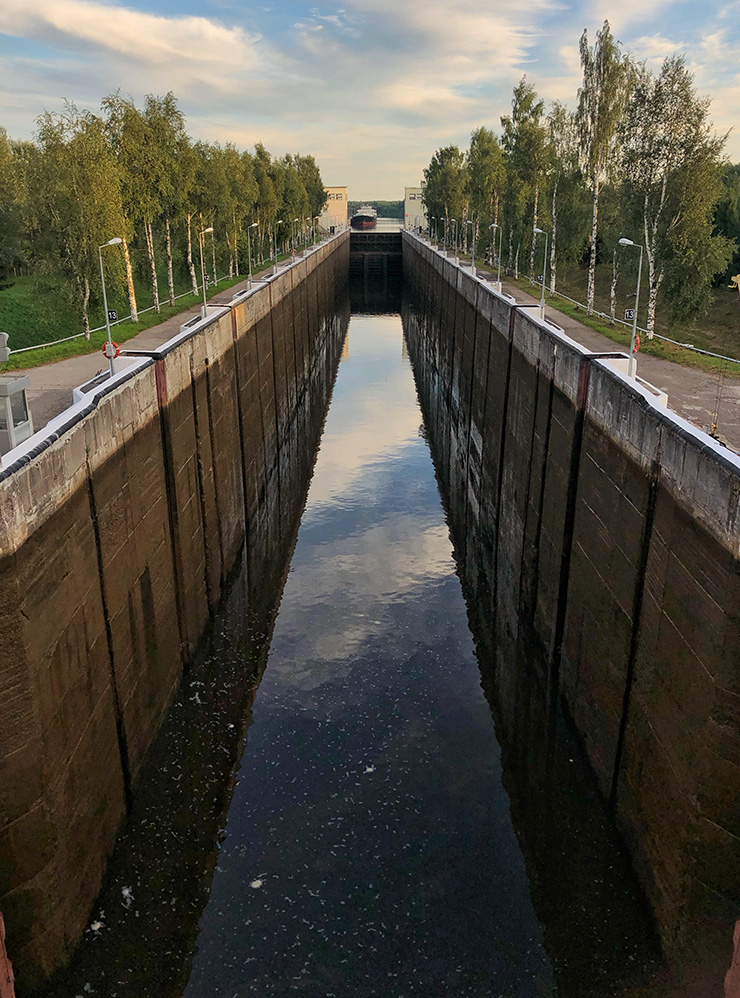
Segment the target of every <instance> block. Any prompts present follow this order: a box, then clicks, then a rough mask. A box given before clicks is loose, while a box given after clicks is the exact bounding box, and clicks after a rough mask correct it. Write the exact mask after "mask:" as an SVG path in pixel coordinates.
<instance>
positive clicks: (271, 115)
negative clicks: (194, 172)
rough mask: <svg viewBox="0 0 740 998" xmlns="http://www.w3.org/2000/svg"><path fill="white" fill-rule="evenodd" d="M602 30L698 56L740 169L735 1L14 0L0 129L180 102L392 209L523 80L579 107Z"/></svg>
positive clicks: (220, 128) (220, 129)
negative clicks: (65, 109) (44, 118)
mask: <svg viewBox="0 0 740 998" xmlns="http://www.w3.org/2000/svg"><path fill="white" fill-rule="evenodd" d="M604 18H608V19H609V22H610V24H611V26H612V31H613V33H614V35H615V37H616V38H618V39H619V40H620V41H621V42H622V44H623V46H624V48H625V49H626V50H628V51H630V52H631V53H632V54H633V56H634V57H635V58H637V59H639V60H645V61H646V63H647V64H648V65H649V66H650V67H651V68H653V69H656V70H657V69H658V68H659V67H660V64H661V62H662V60H663V59H664V58H665V57H666V56H668V55H673V54H674V53H681V54H684V55H685V56H686V59H687V63H688V65H689V67H690V68H691V70H692V71H693V72H694V74H695V79H696V84H697V87H698V89H699V91H700V92H701V93H707V94H710V95H711V96H712V118H713V121H714V123H715V126H716V128H717V130H718V131H721V132H726V131H728V130H730V129H732V131H731V133H730V137H729V139H728V142H727V146H726V152H727V154H728V156H729V157H730V158H731V159H732V160H733V161H735V162H737V161H740V129H739V128H737V127H736V126H737V125H739V124H740V0H734V2H730V3H722V2H721V0H720V2H719V3H717V4H712V3H711V2H710V3H706V2H694V0H620V2H619V3H610V2H608V0H585V2H583V3H567V2H563V0H492V2H487V3H480V2H477V0H343V2H342V3H341V4H336V5H335V4H332V3H329V2H327V3H326V4H324V5H322V6H310V5H309V4H300V3H292V2H270V0H262V2H257V3H254V4H251V3H243V2H236V0H197V2H196V0H152V2H149V3H142V2H140V0H132V2H129V3H128V4H123V3H119V2H116V0H107V2H101V0H2V3H1V4H0V125H2V126H4V127H5V128H6V130H7V132H8V134H9V135H11V136H12V137H13V138H31V137H32V136H33V133H34V129H35V122H36V118H37V116H38V115H39V114H41V112H42V111H44V110H49V111H57V110H60V109H61V108H62V106H63V100H64V99H65V98H66V99H68V100H71V101H72V102H74V103H75V104H76V105H77V106H78V107H80V108H89V109H91V110H94V111H97V110H99V107H100V100H101V98H102V97H104V96H105V95H106V94H108V93H110V92H112V91H114V90H118V89H120V90H121V92H122V93H123V94H124V95H126V96H130V97H132V98H133V99H134V100H135V101H136V103H137V104H139V105H141V103H142V101H143V98H144V96H145V95H146V94H148V93H152V94H164V93H166V92H167V91H168V90H172V91H173V92H174V93H175V95H176V96H177V98H178V101H179V104H180V107H181V108H182V110H183V111H184V113H185V115H186V118H187V127H188V131H189V133H190V134H191V135H192V136H193V137H194V138H196V139H205V140H209V141H219V142H221V143H225V142H232V143H234V144H235V145H236V146H238V147H239V148H241V149H244V148H251V147H252V146H253V145H254V143H255V142H262V143H263V144H264V145H265V146H266V147H267V149H269V150H270V152H272V153H273V154H275V155H282V154H283V153H286V152H300V153H303V154H307V153H311V154H313V155H314V156H315V157H316V160H317V162H318V164H319V167H320V169H321V174H322V177H323V179H324V183H325V184H327V185H335V184H336V185H343V184H346V185H347V186H348V187H349V197H350V199H353V200H365V199H387V200H397V199H399V198H401V197H403V188H404V186H413V185H416V184H419V183H420V182H421V177H422V171H423V169H424V167H425V166H426V165H427V164H428V163H429V160H430V159H431V157H432V155H433V153H434V151H435V150H436V149H437V148H439V147H440V146H443V145H448V144H450V143H454V144H457V145H459V146H460V147H461V148H466V147H467V145H468V142H469V138H470V133H471V131H472V130H473V129H474V128H477V127H479V126H480V125H485V126H487V127H489V128H492V129H493V130H494V131H496V132H497V133H498V132H499V131H500V116H501V115H502V114H506V113H507V112H508V111H509V110H510V102H511V93H512V89H513V87H514V86H515V85H516V83H517V82H518V80H519V79H520V78H521V76H522V75H523V74H525V73H526V75H527V78H528V79H529V81H530V82H531V83H532V84H533V85H534V86H535V88H536V90H537V91H538V93H539V94H540V96H542V97H543V98H545V100H546V101H547V102H550V101H552V100H561V101H563V102H565V103H566V104H567V105H568V106H570V107H571V108H573V107H574V106H575V99H576V92H577V89H578V85H579V82H580V78H581V71H580V64H579V58H578V41H579V38H580V35H581V33H582V31H583V29H584V28H586V29H587V30H588V33H589V38H590V39H591V40H593V38H594V36H595V33H596V31H597V30H598V28H599V27H600V25H601V23H602V21H603V20H604Z"/></svg>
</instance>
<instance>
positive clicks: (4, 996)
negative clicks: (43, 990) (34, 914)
mask: <svg viewBox="0 0 740 998" xmlns="http://www.w3.org/2000/svg"><path fill="white" fill-rule="evenodd" d="M0 998H15V988H14V987H13V967H12V966H11V963H10V959H9V958H8V953H7V950H6V949H5V922H4V921H3V916H2V912H0Z"/></svg>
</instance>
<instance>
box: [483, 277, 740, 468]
mask: <svg viewBox="0 0 740 998" xmlns="http://www.w3.org/2000/svg"><path fill="white" fill-rule="evenodd" d="M478 273H479V274H480V276H481V277H482V276H487V277H488V278H490V279H491V280H493V279H495V275H491V274H488V272H487V271H484V270H480V269H479V270H478ZM503 287H504V291H506V292H507V293H508V294H510V295H512V296H513V297H514V298H516V300H517V301H520V302H526V303H528V304H535V303H536V304H539V301H540V298H539V296H537V297H535V296H533V295H529V294H527V293H526V292H525V291H522V290H521V289H520V288H517V287H515V286H514V285H510V284H507V283H506V282H505V281H504V282H503ZM545 315H546V316H547V318H548V319H552V321H553V322H556V323H557V324H558V325H559V326H562V328H563V329H564V330H565V332H566V334H567V335H568V336H570V338H571V339H573V340H575V341H576V342H577V343H580V344H582V345H583V346H584V347H586V348H587V349H588V350H594V351H597V352H612V353H614V352H616V351H621V352H629V351H626V350H625V348H624V347H623V346H622V345H621V344H619V343H615V342H614V340H610V339H609V337H608V336H602V335H601V333H597V332H596V330H594V329H591V328H590V327H589V326H584V325H583V324H582V323H580V322H578V320H577V319H572V318H571V317H570V316H568V315H564V314H563V313H562V312H558V311H557V309H554V308H552V307H551V306H550V305H545ZM637 360H638V363H637V371H638V374H639V375H640V377H641V378H644V379H645V381H649V382H650V384H651V385H655V387H656V388H660V389H661V390H662V391H664V392H667V394H668V407H669V408H670V409H672V410H673V411H674V412H676V413H678V415H679V416H683V417H684V419H687V420H689V422H691V423H693V424H694V425H695V426H698V427H699V428H700V429H702V430H706V431H707V432H709V429H710V427H711V424H712V414H713V413H714V410H715V406H716V403H717V385H718V376H717V374H711V373H709V372H707V371H697V370H695V369H694V368H693V367H683V366H682V365H681V364H674V363H673V362H672V361H669V360H661V359H660V358H659V357H649V356H648V355H647V354H642V353H641V354H638V355H637ZM718 427H719V428H718V437H719V439H720V440H721V441H722V442H723V443H725V444H728V445H729V446H730V447H732V448H733V449H734V450H737V451H740V377H738V376H735V377H730V376H728V377H725V380H724V384H723V386H722V398H721V401H720V407H719V420H718Z"/></svg>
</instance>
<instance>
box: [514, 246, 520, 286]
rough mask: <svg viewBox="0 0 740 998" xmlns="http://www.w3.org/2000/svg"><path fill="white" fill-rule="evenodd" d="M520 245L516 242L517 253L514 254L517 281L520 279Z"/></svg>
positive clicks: (515, 278)
mask: <svg viewBox="0 0 740 998" xmlns="http://www.w3.org/2000/svg"><path fill="white" fill-rule="evenodd" d="M519 246H520V244H519V243H517V244H516V254H515V255H514V280H515V281H518V280H519Z"/></svg>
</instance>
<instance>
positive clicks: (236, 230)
mask: <svg viewBox="0 0 740 998" xmlns="http://www.w3.org/2000/svg"><path fill="white" fill-rule="evenodd" d="M234 266H235V267H236V276H237V277H238V276H239V226H238V225H237V224H236V218H234Z"/></svg>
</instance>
